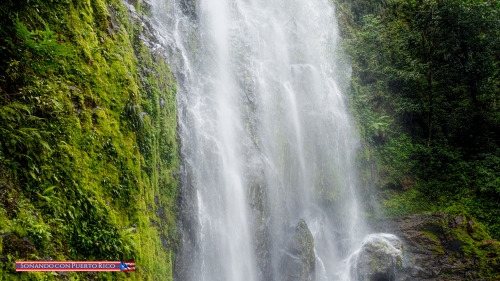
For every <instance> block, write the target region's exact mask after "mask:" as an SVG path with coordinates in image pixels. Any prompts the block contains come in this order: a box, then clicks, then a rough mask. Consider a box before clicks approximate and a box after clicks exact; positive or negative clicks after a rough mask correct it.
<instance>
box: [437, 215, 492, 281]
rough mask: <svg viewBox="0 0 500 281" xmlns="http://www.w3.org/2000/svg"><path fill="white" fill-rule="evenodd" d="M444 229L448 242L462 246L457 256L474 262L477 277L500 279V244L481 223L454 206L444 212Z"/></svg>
mask: <svg viewBox="0 0 500 281" xmlns="http://www.w3.org/2000/svg"><path fill="white" fill-rule="evenodd" d="M442 227H443V229H444V231H445V237H446V240H447V241H449V242H452V243H455V244H457V245H460V246H459V248H460V250H459V251H458V253H457V255H461V256H463V257H464V258H466V259H469V260H471V261H472V264H473V266H474V268H475V270H476V271H477V272H478V276H477V277H496V278H498V277H499V276H498V270H497V268H498V267H497V266H498V261H500V243H498V242H497V241H496V240H494V239H492V238H491V236H490V235H489V234H488V233H487V232H486V231H485V230H484V227H483V226H482V225H481V224H480V223H478V222H477V221H475V220H474V219H473V218H472V217H471V216H470V215H469V214H467V213H466V212H464V211H463V210H460V208H457V207H456V206H452V207H449V208H447V209H446V210H445V211H444V212H443V216H442Z"/></svg>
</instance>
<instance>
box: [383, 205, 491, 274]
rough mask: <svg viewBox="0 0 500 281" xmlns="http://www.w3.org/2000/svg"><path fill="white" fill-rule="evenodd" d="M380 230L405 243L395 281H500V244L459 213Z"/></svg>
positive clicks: (398, 221)
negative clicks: (395, 236)
mask: <svg viewBox="0 0 500 281" xmlns="http://www.w3.org/2000/svg"><path fill="white" fill-rule="evenodd" d="M379 228H380V229H379V230H380V231H386V232H391V233H394V234H396V235H397V236H398V237H399V238H400V239H401V240H402V241H403V244H404V258H403V265H404V266H403V267H404V268H403V269H402V271H401V272H400V273H399V274H397V276H396V279H395V280H398V281H405V280H412V281H418V280H433V281H438V280H439V281H450V280H500V243H498V242H497V241H495V240H493V239H491V237H490V236H489V235H488V234H487V233H486V232H485V231H484V230H483V229H482V227H481V226H480V225H479V224H478V223H476V222H474V220H473V219H472V218H471V217H469V216H468V215H466V214H464V213H463V212H461V211H459V210H450V211H446V212H438V213H434V214H422V215H416V216H407V217H402V218H397V219H393V220H387V221H383V222H380V223H379Z"/></svg>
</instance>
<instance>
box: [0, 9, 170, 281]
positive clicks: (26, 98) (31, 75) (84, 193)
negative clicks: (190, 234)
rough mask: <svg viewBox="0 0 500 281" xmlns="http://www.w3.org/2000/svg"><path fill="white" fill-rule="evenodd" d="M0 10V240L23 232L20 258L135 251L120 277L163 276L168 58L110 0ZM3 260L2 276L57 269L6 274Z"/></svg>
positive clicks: (118, 256) (111, 256) (26, 276)
mask: <svg viewBox="0 0 500 281" xmlns="http://www.w3.org/2000/svg"><path fill="white" fill-rule="evenodd" d="M0 15H1V16H2V17H1V18H2V21H5V24H4V25H3V27H2V29H3V30H2V31H3V32H4V33H5V34H8V35H9V38H8V39H2V41H1V43H2V44H1V45H2V46H5V49H4V50H5V56H6V58H7V59H4V60H2V61H1V64H0V89H1V90H0V97H1V98H0V119H1V120H0V124H1V125H0V137H1V139H2V143H1V149H0V183H4V182H5V183H8V186H9V188H11V191H9V192H10V193H9V195H8V196H7V197H6V198H9V200H10V201H8V200H4V199H3V198H4V197H2V195H1V194H2V193H1V192H0V199H1V200H0V238H1V237H3V235H6V234H8V233H14V234H15V235H16V237H19V238H24V237H26V238H27V239H29V240H30V241H31V242H32V243H33V244H34V245H35V247H36V250H37V254H36V255H35V256H32V257H30V259H31V260H38V259H41V258H44V257H47V256H48V257H51V258H53V259H54V260H103V259H104V260H135V261H136V262H137V265H138V271H137V272H135V273H134V274H131V275H130V278H131V279H132V280H134V279H137V280H154V279H157V280H171V279H172V255H173V250H175V249H174V245H176V242H175V241H177V240H178V238H177V237H176V235H175V216H176V215H175V197H176V194H177V179H176V178H175V176H174V175H175V174H176V171H177V170H178V166H179V159H178V147H177V141H176V126H177V124H176V120H177V117H176V112H177V111H176V99H175V95H176V85H175V81H174V80H173V78H172V77H173V76H172V74H171V72H170V68H169V66H168V64H167V63H166V62H165V61H164V58H159V57H155V56H154V55H153V54H152V53H151V51H150V50H148V49H147V48H146V47H145V45H144V44H143V43H142V42H141V41H140V39H139V35H140V34H141V32H142V27H141V23H140V22H136V21H135V20H130V19H129V18H128V16H127V10H126V8H125V7H124V5H123V4H122V2H121V1H118V0H107V1H103V0H89V1H59V2H58V3H53V2H49V1H41V0H40V1H32V2H30V4H29V5H28V4H27V3H25V2H21V3H18V2H16V1H7V3H6V4H5V9H1V10H0ZM111 22H113V24H112V23H111ZM21 35H22V36H24V37H22V36H21ZM23 38H25V39H23ZM28 39H29V40H31V41H29V40H28ZM44 40H45V41H44ZM47 40H55V41H51V42H50V44H49V43H47V42H48V41H47ZM44 42H45V43H44ZM33 46H34V47H33ZM19 49H20V50H21V51H18V50H19ZM68 50H71V51H70V52H69V51H68ZM49 52H50V55H47V54H49ZM136 55H137V56H136ZM142 67H148V68H149V69H151V70H152V71H153V73H149V72H147V73H146V72H144V71H142ZM160 100H163V101H165V104H164V105H163V106H161V105H160ZM144 112H146V113H147V114H144ZM4 140H5V141H4ZM2 188H3V187H2ZM2 192H3V191H2ZM14 193H15V194H14ZM11 199H12V200H11ZM14 199H15V200H14ZM160 208H161V210H162V211H161V212H159V210H160ZM7 210H9V211H8V212H7ZM157 213H160V214H162V215H161V216H160V217H158V216H157ZM150 219H155V220H161V221H162V223H161V224H160V225H161V227H154V226H151V225H150ZM160 237H166V239H167V240H168V243H169V246H167V247H165V246H164V245H162V242H161V239H160ZM0 241H1V240H0ZM1 247H3V242H2V243H0V248H1ZM0 255H2V260H6V259H7V260H10V261H13V260H22V259H23V258H21V257H20V256H19V255H17V254H15V253H9V255H7V256H6V254H5V253H3V252H2V251H0ZM4 258H5V259H4ZM10 261H8V262H3V263H1V264H0V270H1V274H0V275H2V276H6V277H5V278H7V279H6V280H32V279H33V280H52V279H55V278H57V277H56V276H57V273H23V274H16V273H15V272H14V268H13V267H12V266H11V265H12V263H11V262H10ZM68 278H70V279H72V280H88V279H96V278H97V279H103V280H113V279H125V278H126V275H125V274H124V273H99V274H94V275H93V274H90V273H89V274H74V273H69V276H68Z"/></svg>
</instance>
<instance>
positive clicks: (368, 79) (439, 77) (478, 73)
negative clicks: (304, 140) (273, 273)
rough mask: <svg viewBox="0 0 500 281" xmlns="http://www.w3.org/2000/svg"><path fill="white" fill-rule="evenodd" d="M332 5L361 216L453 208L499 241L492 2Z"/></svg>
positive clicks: (497, 13)
mask: <svg viewBox="0 0 500 281" xmlns="http://www.w3.org/2000/svg"><path fill="white" fill-rule="evenodd" d="M336 4H337V14H338V16H339V22H340V28H341V30H342V33H343V37H344V39H345V44H346V45H345V50H346V51H347V53H348V55H349V57H350V60H351V64H352V69H353V74H352V77H351V82H350V96H349V98H350V101H351V106H352V110H353V113H354V115H355V117H356V119H357V121H358V124H359V128H360V134H361V136H362V139H363V141H364V143H363V152H362V153H361V155H360V157H359V159H358V164H359V166H360V169H361V170H362V171H363V177H362V178H363V182H364V185H365V194H364V195H365V198H366V200H367V202H369V203H370V204H371V206H370V207H369V209H368V210H367V211H368V212H369V213H370V216H372V217H373V218H375V219H376V218H380V217H385V216H389V217H396V216H403V215H409V214H416V213H424V212H434V211H439V210H444V209H446V208H456V209H461V210H463V211H465V212H467V213H469V214H470V215H472V216H473V217H475V218H477V219H478V220H479V221H480V222H482V223H483V224H484V226H485V227H486V229H487V230H488V231H489V233H490V234H491V235H492V236H493V237H494V238H496V239H499V238H500V216H499V214H500V146H499V141H500V111H499V97H500V73H499V70H500V64H499V62H500V2H498V1H488V0H468V1H463V0H412V1H399V0H389V1H386V0H376V1H364V0H358V1H344V0H337V1H336ZM374 189H375V190H376V192H374ZM373 202H382V204H380V205H378V204H376V203H373Z"/></svg>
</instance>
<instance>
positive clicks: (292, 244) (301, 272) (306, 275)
mask: <svg viewBox="0 0 500 281" xmlns="http://www.w3.org/2000/svg"><path fill="white" fill-rule="evenodd" d="M315 264H316V255H315V253H314V238H313V236H312V234H311V231H309V228H308V227H307V224H306V222H305V221H304V220H300V221H299V223H298V224H297V226H296V227H295V231H294V232H293V235H292V236H291V237H290V239H289V241H288V244H287V247H286V250H285V253H284V254H283V257H282V259H281V263H280V272H281V276H283V281H312V280H315Z"/></svg>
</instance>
